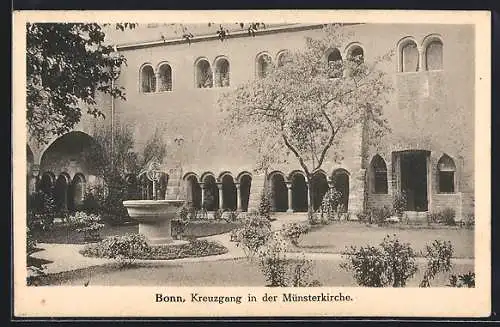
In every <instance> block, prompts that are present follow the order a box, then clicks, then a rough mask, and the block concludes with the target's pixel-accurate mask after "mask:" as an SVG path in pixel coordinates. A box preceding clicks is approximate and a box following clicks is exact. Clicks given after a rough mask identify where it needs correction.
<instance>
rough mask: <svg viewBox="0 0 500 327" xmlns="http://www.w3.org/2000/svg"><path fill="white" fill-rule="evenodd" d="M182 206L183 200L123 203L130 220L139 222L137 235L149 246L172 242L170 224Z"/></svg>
mask: <svg viewBox="0 0 500 327" xmlns="http://www.w3.org/2000/svg"><path fill="white" fill-rule="evenodd" d="M183 204H184V200H129V201H123V205H124V206H125V208H127V211H128V214H129V216H130V218H132V219H133V220H136V221H137V222H139V233H140V234H142V235H144V236H145V237H146V239H147V241H148V243H149V244H151V245H161V244H169V243H172V242H173V238H172V227H171V222H172V219H174V218H175V216H176V214H177V211H178V210H179V208H180V207H181V206H182V205H183Z"/></svg>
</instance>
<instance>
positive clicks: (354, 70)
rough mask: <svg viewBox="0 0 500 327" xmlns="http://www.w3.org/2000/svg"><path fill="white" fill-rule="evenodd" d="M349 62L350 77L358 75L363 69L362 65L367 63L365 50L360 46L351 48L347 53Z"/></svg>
mask: <svg viewBox="0 0 500 327" xmlns="http://www.w3.org/2000/svg"><path fill="white" fill-rule="evenodd" d="M347 60H349V62H350V64H349V75H350V76H355V75H358V74H359V73H360V72H361V70H362V69H363V68H362V64H363V63H364V61H365V56H364V51H363V48H362V47H360V46H359V45H353V46H351V47H350V48H349V49H348V51H347Z"/></svg>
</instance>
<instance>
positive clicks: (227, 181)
mask: <svg viewBox="0 0 500 327" xmlns="http://www.w3.org/2000/svg"><path fill="white" fill-rule="evenodd" d="M236 192H237V190H236V185H234V180H233V177H231V176H230V175H224V177H222V196H223V201H222V204H223V205H224V208H222V209H225V210H231V211H235V210H236V199H237V193H236Z"/></svg>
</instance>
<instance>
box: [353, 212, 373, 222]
mask: <svg viewBox="0 0 500 327" xmlns="http://www.w3.org/2000/svg"><path fill="white" fill-rule="evenodd" d="M356 217H357V218H358V220H359V221H360V222H363V223H366V222H370V213H369V212H367V211H358V212H356Z"/></svg>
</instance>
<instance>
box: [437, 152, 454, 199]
mask: <svg viewBox="0 0 500 327" xmlns="http://www.w3.org/2000/svg"><path fill="white" fill-rule="evenodd" d="M437 168H438V179H439V181H438V183H439V192H440V193H455V171H456V167H455V163H454V162H453V159H451V158H450V157H449V156H448V155H446V154H445V155H443V156H442V157H441V159H439V161H438V166H437Z"/></svg>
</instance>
